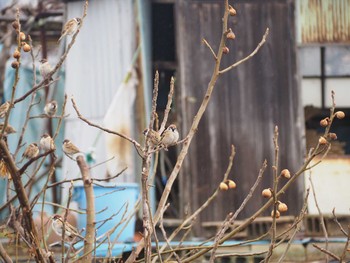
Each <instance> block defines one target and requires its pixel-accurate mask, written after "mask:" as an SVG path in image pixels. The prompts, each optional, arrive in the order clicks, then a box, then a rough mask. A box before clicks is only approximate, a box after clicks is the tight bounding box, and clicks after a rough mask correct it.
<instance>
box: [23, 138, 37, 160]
mask: <svg viewBox="0 0 350 263" xmlns="http://www.w3.org/2000/svg"><path fill="white" fill-rule="evenodd" d="M38 155H39V147H38V145H37V144H36V143H35V142H33V143H31V144H29V145H28V147H27V148H26V149H25V150H24V153H23V154H22V157H23V158H27V159H33V158H35V157H37V156H38Z"/></svg>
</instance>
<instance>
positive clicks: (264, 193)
mask: <svg viewBox="0 0 350 263" xmlns="http://www.w3.org/2000/svg"><path fill="white" fill-rule="evenodd" d="M261 195H262V196H263V197H265V198H270V197H271V196H272V192H271V189H267V188H266V189H264V190H262V192H261Z"/></svg>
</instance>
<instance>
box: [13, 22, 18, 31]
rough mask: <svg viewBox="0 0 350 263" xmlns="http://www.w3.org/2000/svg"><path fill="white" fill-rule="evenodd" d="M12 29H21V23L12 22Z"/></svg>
mask: <svg viewBox="0 0 350 263" xmlns="http://www.w3.org/2000/svg"><path fill="white" fill-rule="evenodd" d="M12 27H13V28H14V29H16V30H17V29H19V23H18V22H17V21H16V20H15V21H13V22H12Z"/></svg>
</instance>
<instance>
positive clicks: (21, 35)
mask: <svg viewBox="0 0 350 263" xmlns="http://www.w3.org/2000/svg"><path fill="white" fill-rule="evenodd" d="M19 39H20V40H22V41H24V40H26V34H24V33H23V32H19Z"/></svg>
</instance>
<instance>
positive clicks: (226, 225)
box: [210, 160, 267, 260]
mask: <svg viewBox="0 0 350 263" xmlns="http://www.w3.org/2000/svg"><path fill="white" fill-rule="evenodd" d="M266 167H267V161H266V160H265V161H264V163H263V164H262V167H261V168H260V171H259V174H258V177H257V178H256V180H255V183H254V185H253V186H252V187H251V188H250V190H249V193H248V195H247V196H246V197H245V199H244V200H243V202H242V204H241V205H240V207H239V208H238V209H237V210H236V212H235V213H234V214H233V215H231V216H229V218H228V220H226V221H225V222H224V223H223V225H222V227H221V228H220V230H219V231H218V232H217V234H216V236H215V240H214V247H213V251H212V253H211V257H210V258H211V259H210V260H214V259H215V257H214V255H215V251H216V250H217V248H218V246H219V240H220V239H221V238H222V237H223V236H224V234H225V232H226V231H227V229H228V228H229V226H230V225H233V224H234V222H235V220H236V218H237V217H238V215H239V214H240V213H241V212H242V210H243V209H244V207H245V206H246V205H247V203H248V201H249V200H250V198H251V197H252V196H253V193H254V191H255V189H256V188H257V187H258V185H259V183H260V182H261V179H262V176H263V174H264V172H265V170H266Z"/></svg>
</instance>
